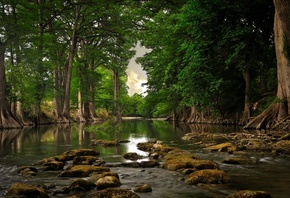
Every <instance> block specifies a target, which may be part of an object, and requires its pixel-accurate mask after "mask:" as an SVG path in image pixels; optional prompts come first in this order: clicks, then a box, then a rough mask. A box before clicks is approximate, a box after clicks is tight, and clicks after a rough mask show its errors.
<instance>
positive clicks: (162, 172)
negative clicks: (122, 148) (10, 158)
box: [5, 133, 289, 198]
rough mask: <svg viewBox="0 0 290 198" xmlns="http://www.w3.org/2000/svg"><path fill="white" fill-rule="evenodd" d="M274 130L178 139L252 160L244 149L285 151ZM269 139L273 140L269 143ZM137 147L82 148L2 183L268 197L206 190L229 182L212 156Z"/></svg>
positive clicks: (56, 189) (24, 187)
mask: <svg viewBox="0 0 290 198" xmlns="http://www.w3.org/2000/svg"><path fill="white" fill-rule="evenodd" d="M277 134H278V133H277ZM277 134H272V135H263V134H262V135H261V134H260V136H258V135H253V134H246V133H239V134H238V133H237V134H235V133H232V134H226V135H225V134H221V135H219V137H215V138H214V139H216V140H219V141H222V140H223V142H222V143H216V142H212V141H209V142H208V141H206V139H207V138H210V139H212V137H211V136H212V135H211V134H194V133H191V134H186V135H185V136H184V137H183V139H185V140H187V141H192V142H194V143H195V144H199V145H200V146H203V147H204V148H205V149H207V150H210V151H212V152H229V153H232V154H233V157H232V158H228V159H225V160H224V163H231V164H245V163H255V160H252V159H251V158H247V155H246V154H247V152H250V151H251V152H252V151H256V150H262V151H263V152H268V153H270V154H275V155H277V154H286V153H287V152H288V151H289V150H286V149H285V148H288V147H287V146H286V147H285V144H286V145H288V144H287V143H288V142H289V140H288V136H287V135H285V134H279V135H277ZM261 137H264V138H261ZM269 141H273V143H272V144H271V147H269ZM120 143H121V144H126V143H127V141H121V142H120V141H108V142H106V141H103V140H98V141H94V142H92V144H93V145H95V144H101V145H103V146H116V145H118V144H120ZM258 143H259V144H258ZM262 143H263V144H262ZM264 144H265V145H264ZM279 145H283V146H282V147H278V146H279ZM137 147H138V149H139V150H142V151H145V152H147V153H148V156H146V159H143V158H144V156H140V155H138V154H137V153H126V154H125V155H124V156H123V157H124V158H125V159H128V161H127V162H120V163H107V162H106V161H104V160H103V159H102V158H100V157H99V156H100V153H99V152H98V151H96V150H94V149H89V148H82V149H74V150H68V151H66V152H64V153H63V154H62V155H58V156H51V157H48V158H45V159H43V160H40V161H37V162H35V163H34V164H33V165H27V166H21V167H18V169H17V172H18V174H20V175H22V177H23V181H22V182H19V183H15V184H13V185H11V186H9V187H7V190H6V193H5V196H6V197H15V196H16V197H19V196H21V197H176V194H175V195H171V192H172V190H173V189H174V190H179V192H180V193H179V196H178V197H189V195H190V194H191V193H193V192H194V193H195V195H199V197H231V198H234V197H271V195H270V194H269V193H267V192H263V191H247V190H243V191H238V192H234V190H232V191H227V192H225V193H216V192H215V196H211V194H210V193H209V192H210V191H212V190H213V189H218V188H219V186H224V185H229V186H230V183H231V178H230V176H229V175H228V174H227V173H226V172H225V171H223V170H222V169H221V168H220V167H219V165H218V164H217V163H216V162H214V161H211V160H207V159H201V158H200V157H199V156H197V155H195V154H194V153H191V152H188V151H185V150H181V149H179V148H178V147H172V146H167V145H165V144H163V143H162V141H158V140H152V141H148V142H143V143H139V144H138V145H137ZM270 148H271V149H270ZM164 188H165V189H166V190H164ZM160 189H163V190H160ZM197 192H198V193H197ZM229 192H231V193H229ZM197 197H198V196H197Z"/></svg>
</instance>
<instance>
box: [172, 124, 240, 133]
mask: <svg viewBox="0 0 290 198" xmlns="http://www.w3.org/2000/svg"><path fill="white" fill-rule="evenodd" d="M177 128H179V129H180V130H181V131H183V133H184V134H185V133H229V132H233V131H241V128H240V127H239V126H231V125H217V124H188V123H179V124H178V126H177Z"/></svg>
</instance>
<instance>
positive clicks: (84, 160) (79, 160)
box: [73, 156, 98, 165]
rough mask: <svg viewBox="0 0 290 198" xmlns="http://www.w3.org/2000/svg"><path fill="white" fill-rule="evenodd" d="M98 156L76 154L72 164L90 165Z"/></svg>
mask: <svg viewBox="0 0 290 198" xmlns="http://www.w3.org/2000/svg"><path fill="white" fill-rule="evenodd" d="M96 160H98V158H97V157H96V156H76V157H74V159H73V165H92V164H93V163H94V162H96Z"/></svg>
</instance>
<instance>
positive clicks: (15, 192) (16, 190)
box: [5, 183, 49, 198]
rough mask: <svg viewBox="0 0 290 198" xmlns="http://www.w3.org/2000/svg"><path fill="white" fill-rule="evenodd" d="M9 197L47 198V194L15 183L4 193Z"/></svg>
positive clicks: (26, 185)
mask: <svg viewBox="0 0 290 198" xmlns="http://www.w3.org/2000/svg"><path fill="white" fill-rule="evenodd" d="M5 195H6V196H9V197H29V198H48V197H49V196H48V194H47V193H46V192H45V191H44V190H43V189H41V188H39V187H37V186H33V185H29V184H25V183H16V184H13V185H12V186H11V187H10V188H8V190H7V192H6V193H5Z"/></svg>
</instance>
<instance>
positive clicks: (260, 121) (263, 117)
mask: <svg viewBox="0 0 290 198" xmlns="http://www.w3.org/2000/svg"><path fill="white" fill-rule="evenodd" d="M278 112H279V104H278V103H275V104H272V105H270V106H269V107H268V108H267V109H266V110H265V111H263V112H262V113H261V114H260V115H258V116H257V117H255V118H253V119H252V120H250V121H249V122H248V123H247V124H246V125H245V126H244V129H258V130H259V129H270V128H271V127H273V125H274V123H273V121H274V120H275V119H276V118H277V115H278Z"/></svg>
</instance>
